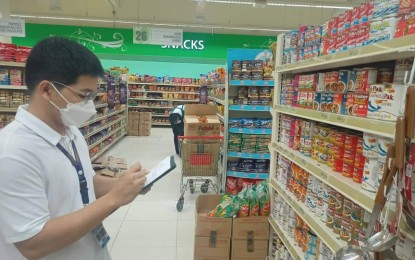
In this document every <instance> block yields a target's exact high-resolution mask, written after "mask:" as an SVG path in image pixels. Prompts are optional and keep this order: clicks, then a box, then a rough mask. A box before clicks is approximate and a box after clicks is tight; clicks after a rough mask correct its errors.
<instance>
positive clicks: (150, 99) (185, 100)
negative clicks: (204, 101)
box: [128, 97, 199, 102]
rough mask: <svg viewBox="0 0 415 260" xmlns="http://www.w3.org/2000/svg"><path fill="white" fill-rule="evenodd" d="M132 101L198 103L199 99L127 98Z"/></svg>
mask: <svg viewBox="0 0 415 260" xmlns="http://www.w3.org/2000/svg"><path fill="white" fill-rule="evenodd" d="M128 99H133V100H143V101H146V100H148V101H173V102H199V99H164V98H131V97H130V98H128Z"/></svg>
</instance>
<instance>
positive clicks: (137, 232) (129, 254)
mask: <svg viewBox="0 0 415 260" xmlns="http://www.w3.org/2000/svg"><path fill="white" fill-rule="evenodd" d="M173 154H175V152H174V144H173V134H172V131H171V129H170V128H153V129H152V135H151V136H149V137H124V138H123V139H122V140H121V141H120V142H119V143H117V144H116V145H115V146H114V147H113V148H111V149H110V150H109V151H108V152H107V153H106V155H113V156H117V157H122V158H125V159H126V160H127V162H128V164H129V165H131V164H133V163H134V162H136V161H140V162H141V163H142V165H143V167H145V168H147V169H151V168H152V167H153V166H155V165H156V164H157V163H158V162H159V161H160V160H161V159H163V158H165V157H167V156H169V155H173ZM176 163H177V165H178V167H177V168H176V169H175V170H174V171H173V172H171V173H170V174H169V175H168V176H166V177H164V178H163V179H161V180H160V181H159V182H157V183H156V184H155V185H154V186H153V188H152V189H151V191H150V192H148V193H147V194H146V195H143V196H138V197H137V199H136V200H135V201H134V202H133V203H131V204H130V205H128V206H125V207H122V208H120V209H119V210H117V211H116V212H114V213H113V214H112V215H111V216H110V217H108V219H107V220H106V221H105V222H104V225H105V227H106V228H107V230H108V232H109V234H110V236H111V243H110V244H109V250H110V252H111V255H112V257H113V260H130V259H131V260H140V259H142V260H150V259H151V260H191V259H193V244H194V209H195V207H194V202H195V199H196V197H197V196H198V195H199V194H201V193H200V191H197V192H195V194H190V192H189V191H188V192H187V193H186V194H185V205H184V208H183V211H182V212H177V210H176V203H177V200H178V198H179V196H180V192H179V184H180V159H179V158H177V157H176Z"/></svg>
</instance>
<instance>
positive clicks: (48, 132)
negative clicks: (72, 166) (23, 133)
mask: <svg viewBox="0 0 415 260" xmlns="http://www.w3.org/2000/svg"><path fill="white" fill-rule="evenodd" d="M27 108H28V105H27V104H26V105H22V106H20V107H19V109H18V110H17V113H16V121H18V122H19V123H21V124H22V125H24V126H26V127H27V128H29V129H30V130H32V131H33V132H35V133H36V134H37V135H39V136H40V137H42V138H43V139H45V140H46V141H47V142H49V143H51V144H52V145H54V146H56V145H57V144H58V143H59V141H60V140H61V138H62V136H61V135H60V134H59V133H58V132H56V131H55V130H53V129H52V128H51V127H50V126H48V125H47V124H46V123H45V122H43V121H42V120H40V119H39V118H37V117H35V116H34V115H33V114H31V113H30V112H29V111H27ZM66 133H67V135H68V136H69V138H70V139H71V140H73V139H74V138H75V135H74V133H73V131H72V129H71V128H67V129H66Z"/></svg>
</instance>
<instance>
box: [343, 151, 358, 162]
mask: <svg viewBox="0 0 415 260" xmlns="http://www.w3.org/2000/svg"><path fill="white" fill-rule="evenodd" d="M355 158H356V149H355V148H351V149H344V156H343V161H344V163H347V164H353V165H354V160H355ZM343 167H344V166H343Z"/></svg>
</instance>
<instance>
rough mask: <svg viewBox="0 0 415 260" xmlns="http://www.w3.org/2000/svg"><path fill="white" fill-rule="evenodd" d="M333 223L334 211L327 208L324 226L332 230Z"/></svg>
mask: <svg viewBox="0 0 415 260" xmlns="http://www.w3.org/2000/svg"><path fill="white" fill-rule="evenodd" d="M333 221H334V209H331V208H330V207H329V208H327V214H326V226H327V227H328V228H333Z"/></svg>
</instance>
